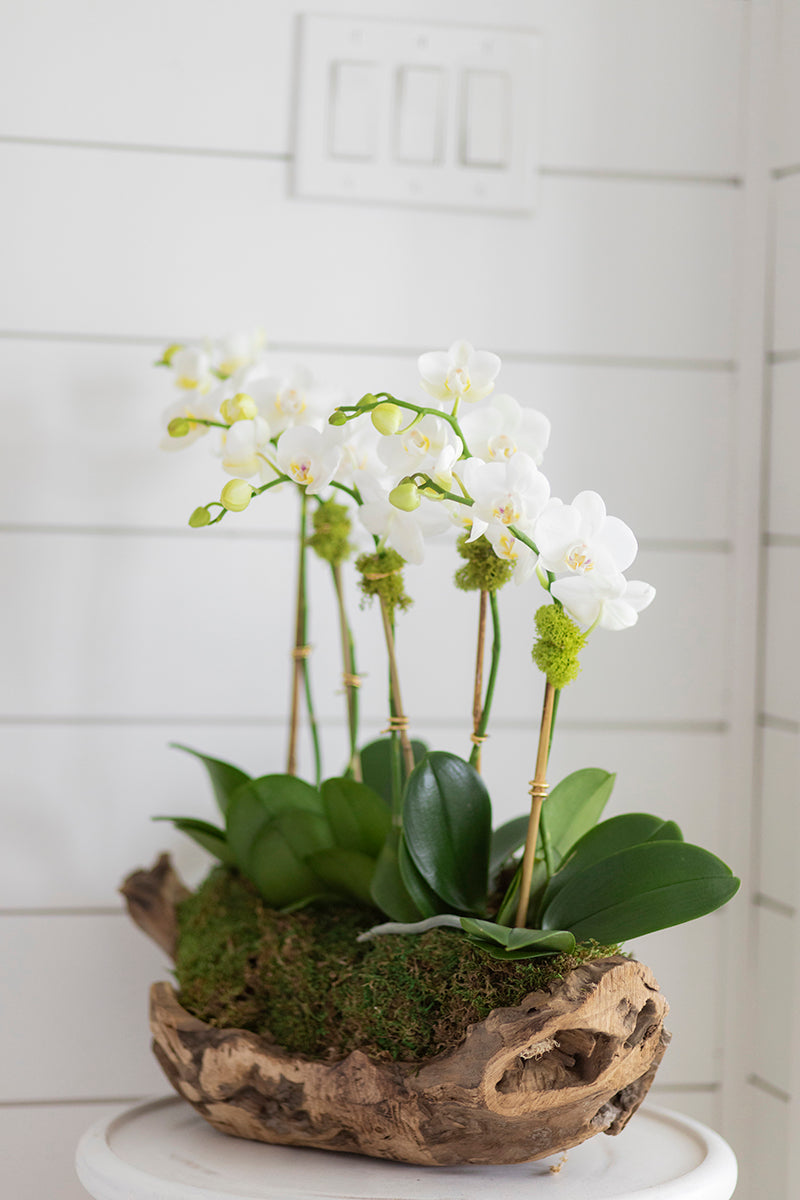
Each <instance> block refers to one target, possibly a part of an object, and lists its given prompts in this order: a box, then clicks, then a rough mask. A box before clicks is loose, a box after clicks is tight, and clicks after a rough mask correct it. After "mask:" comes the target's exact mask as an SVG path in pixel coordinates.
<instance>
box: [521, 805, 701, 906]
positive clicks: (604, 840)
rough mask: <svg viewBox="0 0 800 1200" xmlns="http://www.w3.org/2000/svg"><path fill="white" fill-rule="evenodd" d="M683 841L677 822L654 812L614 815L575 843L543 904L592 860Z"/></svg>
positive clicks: (588, 865) (551, 884)
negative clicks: (634, 848)
mask: <svg viewBox="0 0 800 1200" xmlns="http://www.w3.org/2000/svg"><path fill="white" fill-rule="evenodd" d="M656 841H659V842H682V841H683V834H682V833H681V831H680V829H679V827H678V826H677V825H676V824H675V822H674V821H665V820H664V819H663V818H662V817H654V816H651V814H650V813H623V815H622V816H619V817H610V818H609V820H607V821H601V822H600V824H599V825H595V827H594V829H590V830H589V832H588V833H585V834H584V835H583V837H582V838H581V839H580V840H579V841H577V842H576V843H575V845H574V846H573V847H572V849H571V851H570V852H569V854H568V856H567V858H566V861H565V862H564V863H563V864H562V866H561V867H560V868H559V870H558V871H556V873H555V875H554V876H553V878H552V879H551V880H550V883H549V884H548V886H547V890H546V891H545V893H544V899H543V900H542V905H543V907H544V906H546V905H548V904H549V903H550V902H551V901H552V900H553V899H555V897H556V896H557V895H558V893H559V892H560V891H561V889H562V888H563V887H565V886H566V884H568V883H569V881H570V879H572V878H574V876H575V875H577V874H578V872H579V871H584V870H585V869H586V868H587V867H590V866H591V865H592V863H596V862H600V861H601V860H602V859H604V858H608V857H609V856H610V855H612V854H618V853H619V851H620V850H626V849H627V848H628V847H629V846H640V845H643V844H644V843H645V842H656Z"/></svg>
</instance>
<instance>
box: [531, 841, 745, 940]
mask: <svg viewBox="0 0 800 1200" xmlns="http://www.w3.org/2000/svg"><path fill="white" fill-rule="evenodd" d="M739 882H740V881H739V880H738V879H737V878H736V877H735V876H734V875H733V874H732V872H731V869H730V867H728V866H726V864H725V863H724V862H722V861H721V860H720V859H718V858H717V857H716V856H715V855H713V854H711V853H709V851H708V850H703V849H702V848H701V847H700V846H693V845H691V844H690V843H688V842H664V841H653V842H645V843H644V844H643V845H638V846H629V847H628V848H627V849H625V850H620V851H619V852H618V853H617V854H612V855H611V856H610V857H608V858H604V859H602V860H601V861H600V862H596V863H593V864H592V865H591V866H589V867H587V868H586V869H585V870H583V871H579V872H578V873H577V874H576V875H574V876H573V878H572V879H570V880H569V882H568V883H567V884H565V886H564V887H563V888H562V889H561V891H560V892H559V893H558V894H557V895H556V896H555V897H554V899H553V900H552V901H550V902H548V904H547V905H546V907H545V909H544V911H543V913H542V920H541V924H542V927H543V928H545V929H569V930H570V932H572V933H573V934H574V935H575V937H576V938H577V940H578V941H583V940H585V939H586V938H594V939H595V940H596V941H598V942H603V943H611V942H622V941H626V940H627V939H629V938H635V937H642V936H643V935H644V934H646V933H653V932H655V930H657V929H668V928H669V927H670V926H672V925H681V924H683V922H684V921H693V920H694V919H695V918H696V917H702V916H705V915H706V913H710V912H713V911H714V909H716V908H719V907H720V906H721V905H723V904H725V903H726V902H727V901H728V900H730V898H731V896H733V895H734V894H735V893H736V891H737V889H738V887H739Z"/></svg>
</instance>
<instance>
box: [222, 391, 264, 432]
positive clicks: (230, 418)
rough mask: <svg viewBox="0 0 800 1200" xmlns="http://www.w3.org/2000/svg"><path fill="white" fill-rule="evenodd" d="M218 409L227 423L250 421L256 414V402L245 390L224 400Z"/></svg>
mask: <svg viewBox="0 0 800 1200" xmlns="http://www.w3.org/2000/svg"><path fill="white" fill-rule="evenodd" d="M219 411H220V412H221V413H222V419H223V420H224V421H227V422H228V424H229V425H233V424H234V423H235V422H236V421H252V420H254V419H255V418H256V417H257V416H258V408H257V407H256V402H255V400H254V399H253V397H252V396H248V394H247V392H237V393H236V395H235V396H231V397H230V398H229V399H228V400H225V401H224V402H223V403H222V404H221V405H220V409H219Z"/></svg>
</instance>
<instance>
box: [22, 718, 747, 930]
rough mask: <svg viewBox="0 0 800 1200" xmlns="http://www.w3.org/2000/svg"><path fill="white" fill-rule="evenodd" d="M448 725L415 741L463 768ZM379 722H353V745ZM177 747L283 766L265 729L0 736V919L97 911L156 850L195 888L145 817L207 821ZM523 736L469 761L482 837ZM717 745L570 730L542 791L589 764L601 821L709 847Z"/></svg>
mask: <svg viewBox="0 0 800 1200" xmlns="http://www.w3.org/2000/svg"><path fill="white" fill-rule="evenodd" d="M464 716H465V720H464V722H463V723H461V724H452V725H450V726H442V725H441V724H437V725H435V726H428V727H423V728H421V729H415V733H419V734H420V735H421V736H422V737H423V738H424V739H425V741H426V742H427V743H428V744H429V745H430V746H431V748H432V749H439V750H449V751H451V752H452V753H454V754H460V755H463V756H466V755H467V754H468V751H469V749H470V746H469V742H468V738H467V735H468V728H469V726H468V724H467V720H466V714H464ZM380 729H381V723H380V722H376V721H374V720H373V721H367V722H365V723H364V729H363V734H362V743H363V742H366V741H368V740H369V739H370V738H371V737H372V736H377V735H378V734H379V732H380ZM171 741H179V742H182V743H183V744H185V745H189V746H192V747H194V748H196V749H199V750H201V751H203V752H204V753H207V754H211V755H213V756H215V757H218V758H222V759H224V760H226V761H229V762H233V763H235V764H236V765H238V766H241V767H242V768H243V769H244V770H246V771H248V772H250V773H251V774H254V775H263V774H268V773H272V772H280V771H283V770H284V766H285V750H286V734H285V730H284V729H283V728H282V727H281V726H278V725H275V726H269V727H267V728H260V727H259V726H258V725H254V724H249V725H246V726H240V727H237V726H235V725H233V726H222V727H220V726H210V725H183V724H181V725H178V726H176V725H174V724H170V723H169V722H164V723H163V724H160V725H148V726H144V727H141V726H127V727H126V726H103V725H100V726H79V727H75V726H50V727H48V726H19V725H17V726H15V725H10V726H0V792H2V794H3V795H7V796H9V797H12V796H13V797H14V803H13V805H12V806H10V808H9V811H8V812H7V813H6V818H5V826H4V836H3V838H2V840H0V909H5V910H12V909H36V908H38V909H50V908H58V907H67V908H85V907H91V906H99V907H108V906H113V905H117V904H120V903H121V902H120V899H119V896H118V894H117V888H118V887H119V884H120V883H121V881H122V879H123V878H124V877H125V876H126V875H127V874H129V872H131V871H132V870H134V869H136V868H137V867H142V866H149V865H150V864H151V863H152V862H153V861H154V859H155V858H156V856H157V854H159V853H160V852H161V851H163V850H167V851H169V852H170V853H171V854H172V856H173V859H174V861H175V864H176V868H177V870H178V872H179V874H180V875H181V876H182V877H183V878H184V879H185V880H186V881H187V883H188V884H189V885H190V886H195V885H196V884H197V883H198V882H199V880H200V879H201V878H202V877H203V875H204V874H205V873H206V871H207V869H208V864H209V861H210V860H209V858H208V856H207V855H206V854H205V853H204V851H202V850H201V849H200V848H199V847H197V846H196V845H195V844H194V842H192V841H190V840H189V839H188V838H187V837H184V836H183V835H182V834H179V833H176V832H175V831H174V830H173V828H172V826H170V825H168V824H165V823H162V822H159V823H153V822H152V820H151V818H152V817H154V816H158V815H163V814H173V815H180V816H195V817H200V818H202V819H204V820H207V821H212V822H215V823H220V815H219V813H218V811H217V808H216V805H215V803H214V801H213V798H212V795H211V788H210V787H209V785H208V783H207V780H206V776H205V772H204V770H203V768H202V766H201V765H200V764H199V763H197V762H195V760H194V759H192V758H190V757H189V756H188V755H185V754H182V753H181V752H180V751H177V750H174V749H171V748H170V746H169V743H170V742H171ZM532 741H533V734H532V731H528V730H520V729H509V728H503V727H502V726H500V725H498V726H495V727H493V729H492V733H491V737H490V740H489V741H488V742H487V744H486V746H485V747H484V751H483V774H484V778H485V780H486V783H487V786H488V788H489V792H490V795H491V796H492V802H493V809H494V824H495V826H497V825H500V824H502V823H503V822H504V821H506V820H509V819H510V818H511V817H515V816H518V815H519V814H521V813H524V812H525V811H526V810H527V806H528V803H529V800H528V785H529V781H530V779H531V777H532V775H533V767H534V762H533V747H532ZM725 745H726V739H725V737H724V736H723V735H719V734H696V733H670V732H650V731H636V730H625V731H608V730H597V731H594V732H593V731H577V730H573V729H569V728H560V729H558V731H557V733H556V737H555V739H554V749H553V759H552V764H551V770H550V779H551V782H552V783H556V782H557V781H558V780H559V779H560V778H562V777H563V776H564V775H566V774H568V773H569V772H570V771H573V770H577V769H579V768H581V767H586V766H599V767H603V768H605V769H607V770H611V771H615V772H616V773H617V784H616V787H615V790H614V796H613V797H612V800H611V802H610V803H609V807H608V812H607V815H608V816H612V815H615V814H616V813H618V812H624V811H641V810H645V811H648V812H655V813H657V814H664V815H665V816H666V815H668V816H669V817H671V818H673V819H674V820H677V821H678V822H679V824H680V825H681V826H682V828H683V831H684V835H685V836H686V838H687V839H688V840H690V841H695V842H699V843H700V844H701V845H704V846H707V847H708V848H709V849H712V850H714V849H716V848H717V847H718V846H719V843H720V830H719V819H720V802H721V789H722V778H721V767H722V757H723V753H724V748H725ZM323 749H324V763H325V774H326V775H333V774H337V773H338V772H339V771H340V770H341V769H342V766H343V763H344V761H345V756H346V739H345V731H344V729H343V728H342V726H337V727H326V728H325V729H324V730H323ZM300 750H301V762H300V774H301V775H302V776H303V777H304V778H312V777H313V776H312V766H311V762H310V754H309V739H308V737H307V734H306V733H305V731H303V733H302V734H301V737H300Z"/></svg>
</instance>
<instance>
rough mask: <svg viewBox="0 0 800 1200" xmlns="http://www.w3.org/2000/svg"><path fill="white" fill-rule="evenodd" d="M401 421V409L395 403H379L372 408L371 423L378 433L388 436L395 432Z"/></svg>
mask: <svg viewBox="0 0 800 1200" xmlns="http://www.w3.org/2000/svg"><path fill="white" fill-rule="evenodd" d="M402 423H403V410H402V409H401V408H398V406H397V405H396V404H379V405H378V407H377V408H373V410H372V424H373V425H374V426H375V428H376V429H377V431H378V433H382V434H385V435H386V436H390V435H391V434H393V433H397V431H398V429H399V428H400V426H401V425H402Z"/></svg>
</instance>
